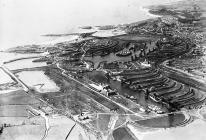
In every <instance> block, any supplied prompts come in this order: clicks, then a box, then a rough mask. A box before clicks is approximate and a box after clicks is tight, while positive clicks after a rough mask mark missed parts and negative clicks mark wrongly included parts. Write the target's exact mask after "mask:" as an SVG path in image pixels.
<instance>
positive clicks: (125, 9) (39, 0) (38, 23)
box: [0, 0, 177, 50]
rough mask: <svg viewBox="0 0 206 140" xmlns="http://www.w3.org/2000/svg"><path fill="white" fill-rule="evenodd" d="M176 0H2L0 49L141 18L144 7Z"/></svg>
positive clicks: (144, 16)
mask: <svg viewBox="0 0 206 140" xmlns="http://www.w3.org/2000/svg"><path fill="white" fill-rule="evenodd" d="M173 1H177V0H144V1H143V0H0V50H1V48H8V47H11V46H12V47H14V46H15V45H18V44H19V45H22V44H25V43H31V42H32V41H33V42H35V41H36V42H38V41H39V40H40V36H39V35H42V34H47V33H69V32H72V31H73V28H74V27H78V26H82V25H107V24H121V23H130V22H135V21H139V20H141V19H144V18H146V13H145V12H144V11H141V10H139V9H140V7H141V6H145V5H151V4H162V3H169V2H173Z"/></svg>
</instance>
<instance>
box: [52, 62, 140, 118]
mask: <svg viewBox="0 0 206 140" xmlns="http://www.w3.org/2000/svg"><path fill="white" fill-rule="evenodd" d="M56 66H57V68H59V69H60V70H62V75H64V76H66V77H68V78H69V79H72V80H73V81H75V82H77V83H79V84H81V85H83V86H84V87H86V88H88V89H90V90H91V91H93V92H95V93H97V94H98V95H100V96H102V97H104V98H105V99H107V100H109V101H110V102H112V103H114V104H116V105H117V106H119V107H120V108H122V109H124V110H125V111H128V113H131V114H134V115H136V116H138V117H140V118H143V117H142V116H141V115H139V114H137V113H136V112H134V111H132V110H130V109H129V108H127V107H125V106H123V105H121V104H120V103H117V102H115V101H113V100H111V99H110V98H108V97H107V96H105V95H102V94H101V93H99V92H98V91H96V90H94V89H92V88H90V87H89V86H88V85H86V84H84V83H82V82H80V81H78V80H77V79H75V78H73V77H72V76H71V75H69V74H66V70H64V69H63V68H61V67H60V66H59V63H57V65H56Z"/></svg>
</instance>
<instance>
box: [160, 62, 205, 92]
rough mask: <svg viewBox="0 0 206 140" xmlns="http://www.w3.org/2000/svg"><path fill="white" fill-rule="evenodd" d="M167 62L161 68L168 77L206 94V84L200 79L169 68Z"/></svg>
mask: <svg viewBox="0 0 206 140" xmlns="http://www.w3.org/2000/svg"><path fill="white" fill-rule="evenodd" d="M166 62H167V61H165V62H163V63H162V64H161V65H159V68H160V70H162V72H163V73H165V74H166V75H167V77H169V78H171V79H173V80H175V81H178V82H180V83H183V84H185V85H188V86H190V87H193V88H196V89H199V90H202V91H204V92H206V85H205V83H204V82H202V81H201V80H200V79H197V78H195V77H194V76H193V75H191V74H189V73H186V72H183V71H181V70H178V69H175V68H171V67H169V66H167V65H166Z"/></svg>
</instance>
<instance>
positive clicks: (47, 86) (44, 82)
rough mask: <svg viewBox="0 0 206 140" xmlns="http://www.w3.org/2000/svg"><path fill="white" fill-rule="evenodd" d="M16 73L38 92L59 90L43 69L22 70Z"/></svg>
mask: <svg viewBox="0 0 206 140" xmlns="http://www.w3.org/2000/svg"><path fill="white" fill-rule="evenodd" d="M17 75H18V76H19V78H20V79H21V80H22V81H23V82H24V83H26V84H27V85H28V86H30V87H33V88H35V89H36V90H37V91H38V92H40V93H45V92H56V91H59V87H58V86H57V85H56V84H55V83H54V82H53V81H52V80H50V79H49V77H48V76H46V75H45V74H44V72H43V71H23V72H20V73H18V74H17Z"/></svg>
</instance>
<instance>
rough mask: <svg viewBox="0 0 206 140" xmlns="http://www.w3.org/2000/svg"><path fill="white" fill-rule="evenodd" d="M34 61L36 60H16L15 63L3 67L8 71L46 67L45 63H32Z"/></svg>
mask: <svg viewBox="0 0 206 140" xmlns="http://www.w3.org/2000/svg"><path fill="white" fill-rule="evenodd" d="M35 59H37V58H30V59H22V60H17V61H14V62H11V63H7V64H5V66H6V67H7V68H8V69H10V70H15V69H24V68H34V67H42V66H46V65H47V64H46V62H32V61H33V60H35Z"/></svg>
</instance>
